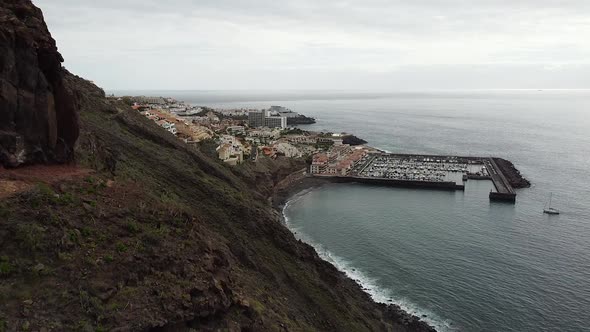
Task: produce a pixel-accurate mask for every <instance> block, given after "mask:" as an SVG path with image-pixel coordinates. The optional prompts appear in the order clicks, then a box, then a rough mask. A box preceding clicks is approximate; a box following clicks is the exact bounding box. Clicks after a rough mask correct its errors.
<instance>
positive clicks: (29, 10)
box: [0, 0, 78, 167]
mask: <svg viewBox="0 0 590 332" xmlns="http://www.w3.org/2000/svg"><path fill="white" fill-rule="evenodd" d="M62 62H63V58H62V56H61V54H60V53H59V52H58V51H57V47H56V44H55V40H53V38H52V37H51V35H50V34H49V31H48V30H47V26H46V25H45V22H44V20H43V15H42V13H41V10H40V9H39V8H37V7H35V6H34V5H33V4H32V3H31V2H30V1H22V0H3V1H2V2H1V3H0V165H4V166H7V167H15V166H18V165H21V164H25V163H39V162H44V163H45V162H66V161H68V160H70V159H71V157H72V152H73V148H74V144H75V142H76V139H77V138H78V117H77V114H76V104H75V99H74V97H73V95H72V94H71V93H70V92H69V91H68V90H67V89H66V87H65V85H64V75H65V71H64V70H63V69H62V66H61V63H62Z"/></svg>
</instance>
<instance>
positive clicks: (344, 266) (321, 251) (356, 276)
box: [282, 189, 457, 332]
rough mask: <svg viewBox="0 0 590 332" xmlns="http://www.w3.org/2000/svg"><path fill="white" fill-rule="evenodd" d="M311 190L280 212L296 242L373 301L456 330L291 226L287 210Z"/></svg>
mask: <svg viewBox="0 0 590 332" xmlns="http://www.w3.org/2000/svg"><path fill="white" fill-rule="evenodd" d="M311 190H312V189H308V190H305V191H302V192H300V193H299V194H297V195H295V196H293V197H292V198H291V199H290V200H289V201H288V202H287V203H286V204H285V206H284V207H283V211H282V212H283V218H284V221H285V224H286V226H287V228H288V229H289V230H290V231H291V232H292V233H293V234H294V235H295V237H296V238H297V239H298V240H301V241H303V242H305V243H307V244H309V245H310V246H312V247H313V248H314V249H315V250H316V252H317V253H318V255H319V256H320V257H321V258H322V259H323V260H325V261H327V262H329V263H331V264H332V265H334V266H335V267H336V268H337V269H338V270H340V271H342V272H344V273H345V274H346V276H348V277H349V278H351V279H352V280H355V281H356V282H357V283H358V284H359V285H360V286H361V287H362V288H363V290H364V291H365V292H367V293H368V294H369V295H370V296H371V298H372V299H373V301H375V302H379V303H384V304H396V305H398V306H400V308H402V309H403V310H404V311H406V312H408V313H410V314H412V315H415V316H418V317H421V319H422V320H423V321H425V322H426V323H428V324H429V325H431V326H433V327H434V328H435V329H436V330H437V331H441V332H446V331H456V330H457V329H456V328H453V326H452V324H451V322H450V321H449V320H445V319H442V318H441V317H439V316H438V315H436V314H435V313H433V312H431V311H429V310H425V309H423V308H420V307H418V306H417V305H415V304H413V303H412V302H411V301H409V300H407V299H405V298H399V297H396V296H395V294H394V293H393V292H392V291H391V290H390V289H387V288H383V287H381V286H379V285H378V282H377V280H376V279H374V278H371V277H370V276H369V275H368V274H366V273H364V272H363V271H361V270H359V269H358V268H356V267H354V266H353V265H352V263H351V262H349V261H347V260H346V259H344V258H342V257H339V256H337V255H334V254H333V253H331V252H330V251H329V250H328V249H326V248H324V246H322V245H321V244H319V243H317V242H315V241H313V240H312V238H311V237H310V236H308V235H307V234H305V233H304V232H303V231H302V230H301V228H299V227H296V226H295V225H293V224H292V223H291V222H290V221H289V217H288V216H287V213H286V212H287V210H288V209H289V207H290V206H291V205H293V204H294V203H296V202H297V201H298V200H300V199H301V198H303V196H305V195H306V194H308V193H309V192H311ZM423 315H425V316H426V317H422V316H423Z"/></svg>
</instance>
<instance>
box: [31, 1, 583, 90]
mask: <svg viewBox="0 0 590 332" xmlns="http://www.w3.org/2000/svg"><path fill="white" fill-rule="evenodd" d="M34 3H35V4H36V5H37V6H39V7H41V9H43V11H44V13H45V18H46V20H47V23H48V25H49V29H50V31H51V32H52V34H53V36H54V38H55V39H56V40H57V42H58V47H59V48H60V51H61V53H62V54H63V56H64V58H65V59H66V62H65V66H66V67H67V68H68V69H70V70H71V71H72V72H74V73H76V74H78V75H81V76H84V77H85V78H88V79H91V80H94V81H95V82H96V83H97V84H99V85H100V86H102V87H103V88H106V89H109V90H112V89H208V90H211V89H354V90H373V89H378V90H417V89H455V88H590V0H561V1H559V0H404V1H402V0H348V1H339V0H252V1H248V0H167V1H162V0H116V1H115V0H92V1H90V0H34Z"/></svg>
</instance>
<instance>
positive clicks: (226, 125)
mask: <svg viewBox="0 0 590 332" xmlns="http://www.w3.org/2000/svg"><path fill="white" fill-rule="evenodd" d="M135 100H136V103H135V105H134V106H133V108H134V109H136V110H138V111H139V112H140V113H141V114H143V115H144V116H145V117H147V118H148V119H151V120H153V121H154V122H155V123H157V124H158V125H159V126H161V127H162V128H164V129H165V130H167V131H168V132H170V133H171V134H173V135H175V136H177V137H178V138H179V139H182V140H183V141H185V142H186V143H189V144H190V143H199V142H202V141H204V140H214V141H215V142H216V144H217V148H216V153H217V156H218V158H219V159H220V160H222V161H223V162H225V163H227V164H229V165H238V164H240V163H242V162H244V161H245V160H252V161H256V160H257V158H259V157H260V156H261V155H263V156H266V157H269V158H277V157H278V156H285V157H288V158H301V157H306V156H313V164H312V172H313V173H315V174H323V173H326V172H327V173H326V174H341V173H345V172H347V171H348V170H349V169H350V168H351V167H352V166H353V165H354V163H355V162H356V161H357V160H359V159H360V158H362V156H364V155H365V154H366V152H365V150H364V149H359V148H353V147H350V146H348V145H345V144H342V140H341V139H339V138H338V137H331V136H326V135H323V134H314V133H310V132H303V131H297V130H289V129H288V128H287V126H286V119H287V118H289V117H293V116H299V114H297V113H294V112H291V111H290V110H287V109H285V108H283V107H280V106H273V107H271V108H270V109H269V110H251V109H235V110H222V111H218V110H216V111H213V110H211V109H206V108H201V107H196V106H191V105H187V104H184V103H182V102H177V101H175V100H173V99H170V98H151V97H135ZM326 144H327V146H331V148H330V149H329V150H328V151H327V152H323V151H324V150H325V149H326Z"/></svg>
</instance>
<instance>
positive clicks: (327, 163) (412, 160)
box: [113, 96, 519, 202]
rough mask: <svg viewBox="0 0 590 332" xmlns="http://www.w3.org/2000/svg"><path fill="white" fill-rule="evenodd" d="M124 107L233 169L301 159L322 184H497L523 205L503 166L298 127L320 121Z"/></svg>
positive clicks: (172, 106)
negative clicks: (381, 146)
mask: <svg viewBox="0 0 590 332" xmlns="http://www.w3.org/2000/svg"><path fill="white" fill-rule="evenodd" d="M113 98H115V97H113ZM120 99H124V100H126V101H127V102H128V103H129V104H130V105H132V108H133V109H134V110H136V111H137V112H140V113H141V114H142V115H143V116H145V117H146V118H148V119H150V120H152V121H154V122H155V123H156V124H158V125H159V126H160V127H162V128H164V129H165V130H167V131H168V132H169V133H170V134H171V135H174V136H176V137H177V138H178V139H180V140H182V141H184V142H185V143H187V144H194V145H197V146H202V144H204V143H209V144H210V145H213V146H214V147H215V154H216V156H217V158H219V160H221V161H222V162H224V163H226V164H228V165H231V166H237V165H240V164H242V163H244V162H254V163H256V162H257V161H258V160H259V158H261V157H262V158H271V159H276V158H277V157H279V156H282V157H286V158H302V159H305V160H306V161H307V162H308V168H307V170H306V174H307V175H309V176H313V177H317V178H324V179H332V180H338V181H341V182H342V181H344V182H346V181H350V182H365V183H371V184H386V185H392V186H412V187H425V188H436V189H445V190H464V188H465V182H466V181H468V180H469V179H474V180H491V181H492V182H493V183H494V187H495V189H496V190H495V191H493V192H491V193H490V199H491V200H501V201H510V202H514V201H515V198H516V193H515V191H514V189H513V187H512V185H513V184H514V183H515V182H512V183H511V180H510V179H518V178H519V174H516V173H514V172H515V169H513V167H510V166H506V167H504V166H505V163H504V162H505V161H503V160H499V159H497V158H483V157H458V156H432V155H408V154H391V153H386V152H384V151H381V150H378V149H376V148H373V147H370V146H368V145H366V144H365V143H367V142H365V141H364V140H362V139H359V138H357V137H355V136H354V135H351V134H347V133H324V132H314V131H307V130H303V129H301V128H299V127H298V126H299V125H301V124H311V123H315V119H314V118H309V117H307V116H305V115H302V114H299V113H297V112H294V111H292V110H289V109H287V108H285V107H282V106H270V107H269V108H268V109H246V108H239V109H238V108H230V109H226V108H209V107H204V106H194V105H190V104H187V103H184V102H181V101H177V100H174V99H172V98H162V97H143V96H142V97H122V98H120ZM495 159H496V160H495ZM498 164H500V165H502V167H500V166H498ZM505 173H506V174H507V175H508V176H507V175H506V174H505ZM509 177H510V179H508V178H509Z"/></svg>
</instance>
